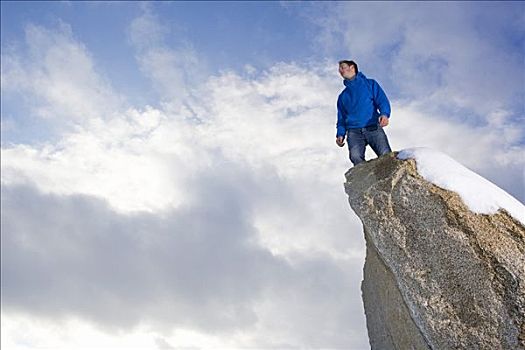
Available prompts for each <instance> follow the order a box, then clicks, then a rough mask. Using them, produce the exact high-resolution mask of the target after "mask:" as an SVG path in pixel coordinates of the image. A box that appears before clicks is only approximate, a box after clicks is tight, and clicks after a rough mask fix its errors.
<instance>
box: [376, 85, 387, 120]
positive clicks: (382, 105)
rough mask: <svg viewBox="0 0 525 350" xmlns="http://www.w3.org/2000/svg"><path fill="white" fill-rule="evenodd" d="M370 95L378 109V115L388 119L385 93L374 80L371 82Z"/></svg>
mask: <svg viewBox="0 0 525 350" xmlns="http://www.w3.org/2000/svg"><path fill="white" fill-rule="evenodd" d="M372 94H373V96H374V104H375V105H376V106H377V108H378V109H379V114H380V115H386V116H387V117H388V118H390V101H388V97H386V94H385V92H384V91H383V89H381V86H380V85H379V83H378V82H377V81H375V80H372Z"/></svg>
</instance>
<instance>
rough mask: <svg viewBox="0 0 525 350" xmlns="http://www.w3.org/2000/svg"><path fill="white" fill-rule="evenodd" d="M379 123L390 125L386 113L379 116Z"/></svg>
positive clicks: (382, 125)
mask: <svg viewBox="0 0 525 350" xmlns="http://www.w3.org/2000/svg"><path fill="white" fill-rule="evenodd" d="M379 125H380V126H381V127H384V126H387V125H388V117H387V116H386V115H381V116H379Z"/></svg>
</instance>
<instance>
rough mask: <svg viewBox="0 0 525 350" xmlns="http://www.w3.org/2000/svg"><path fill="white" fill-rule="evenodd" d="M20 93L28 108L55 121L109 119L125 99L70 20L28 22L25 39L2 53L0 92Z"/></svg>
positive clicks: (75, 122)
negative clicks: (50, 24)
mask: <svg viewBox="0 0 525 350" xmlns="http://www.w3.org/2000/svg"><path fill="white" fill-rule="evenodd" d="M9 93H18V94H20V95H22V96H24V98H25V100H24V102H25V103H26V104H29V105H30V106H31V109H32V112H33V113H34V114H35V115H37V116H39V117H41V118H44V119H48V120H51V121H52V122H54V123H55V124H56V125H57V124H61V123H62V124H66V125H69V126H71V125H78V124H80V125H81V124H83V123H84V122H86V121H87V120H92V119H96V118H108V117H109V116H111V115H112V114H113V113H115V111H118V110H119V108H120V106H121V104H122V103H124V100H123V97H122V96H120V95H119V94H117V93H115V92H114V91H113V89H112V87H111V84H110V83H109V82H108V81H107V80H106V79H105V78H104V77H103V76H102V75H101V73H100V71H99V70H98V68H97V66H96V63H95V62H94V60H93V58H92V56H91V54H90V53H89V51H88V50H87V48H86V47H85V46H84V45H82V44H81V43H80V42H78V41H77V40H76V39H75V38H74V35H73V33H72V29H71V27H70V26H69V25H68V24H65V23H63V22H60V23H59V25H58V28H56V29H47V28H44V27H41V26H37V25H33V24H29V25H27V26H26V30H25V43H24V45H23V46H22V47H21V48H19V49H14V48H11V49H8V50H6V51H3V52H2V95H3V96H5V94H9Z"/></svg>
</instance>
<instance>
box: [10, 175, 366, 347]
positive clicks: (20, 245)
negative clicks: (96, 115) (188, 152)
mask: <svg viewBox="0 0 525 350" xmlns="http://www.w3.org/2000/svg"><path fill="white" fill-rule="evenodd" d="M279 181H280V180H279V179H276V178H272V177H270V178H267V179H266V180H265V181H261V179H260V178H258V176H257V175H255V174H253V173H251V172H249V171H247V170H243V169H242V168H241V169H239V167H230V168H229V169H228V170H218V169H217V170H214V171H213V172H210V173H208V174H201V175H199V176H197V178H196V179H195V184H198V186H199V187H198V188H195V196H192V199H191V200H190V201H189V202H188V204H187V205H186V206H185V207H183V208H179V209H177V210H173V211H170V212H165V213H161V214H151V213H145V212H140V213H134V214H120V213H117V212H115V211H113V210H112V209H111V208H110V207H109V206H108V205H107V203H106V202H104V201H102V200H100V199H97V198H95V197H89V196H81V195H72V196H58V195H51V194H44V193H40V192H38V191H37V190H36V189H35V188H33V187H31V186H2V218H1V219H2V221H1V223H2V295H3V310H4V312H7V313H10V312H14V313H24V314H30V315H32V316H38V317H42V318H46V319H49V320H53V321H57V320H60V319H66V318H68V317H70V316H78V317H81V318H83V319H85V320H89V321H91V322H93V323H94V324H95V325H98V326H99V327H101V328H102V329H105V330H119V329H120V330H126V329H130V328H132V327H134V326H136V325H138V324H139V323H140V324H144V323H145V324H150V325H152V326H153V327H154V328H155V329H157V330H159V331H161V332H165V333H166V334H169V332H170V330H172V329H173V328H175V327H178V326H183V327H189V328H194V329H198V330H200V331H204V332H214V333H216V332H225V333H228V332H235V331H237V332H238V331H242V332H248V333H249V332H250V331H253V330H254V329H255V328H254V327H256V326H258V327H261V326H263V328H265V329H266V330H267V332H270V333H272V332H275V333H283V334H281V335H282V336H283V337H284V339H287V341H288V343H290V344H291V345H292V346H315V347H317V346H319V347H321V346H323V347H334V346H335V347H346V346H350V347H352V346H357V347H360V346H361V345H363V344H366V335H365V334H364V332H363V329H364V327H363V323H364V318H363V316H362V315H361V316H356V314H357V315H358V314H359V313H361V312H362V311H361V300H360V298H359V297H358V296H359V292H358V289H359V285H358V283H359V281H360V279H361V276H360V270H361V267H360V266H359V267H358V268H357V269H356V268H355V267H353V266H340V265H339V264H338V263H337V262H336V261H335V260H332V259H331V258H329V257H328V256H322V257H319V256H318V257H315V256H311V257H308V256H303V257H299V258H298V259H295V261H294V262H293V263H290V262H289V261H287V260H284V259H283V258H280V257H277V256H274V255H272V254H271V253H270V252H269V251H268V250H266V249H264V248H263V247H261V246H259V245H258V244H257V241H256V239H255V238H256V230H255V228H254V227H253V225H252V224H251V220H252V216H253V214H254V213H253V210H254V206H253V205H252V201H253V198H252V197H253V196H257V195H260V196H262V197H264V196H265V193H270V195H269V196H270V197H272V198H267V199H266V200H275V198H273V196H274V194H276V193H278V192H281V191H280V189H279V188H280V186H283V185H282V184H279ZM283 234H286V233H284V232H283ZM352 296H353V297H352ZM261 303H262V304H265V305H266V307H265V309H264V310H266V311H265V315H262V314H261V313H260V309H258V307H257V305H260V304H261ZM268 317H272V318H275V319H268ZM272 324H279V325H280V327H279V328H278V329H272V326H271V325H272ZM352 329H353V330H354V332H355V333H357V334H358V336H357V337H356V336H355V334H354V335H352V336H351V334H352V333H351V332H352ZM266 337H267V336H266ZM270 339H272V338H271V337H270V338H268V339H266V340H264V337H263V336H261V339H259V340H258V341H257V344H256V345H261V344H262V342H263V341H264V342H266V343H265V345H272V344H273V345H275V344H281V345H282V342H281V343H278V342H277V341H276V342H275V343H269V341H271V340H270ZM252 345H253V344H252Z"/></svg>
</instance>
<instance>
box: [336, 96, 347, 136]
mask: <svg viewBox="0 0 525 350" xmlns="http://www.w3.org/2000/svg"><path fill="white" fill-rule="evenodd" d="M345 135H346V120H345V113H344V107H343V102H342V101H341V95H339V97H338V98H337V134H336V135H335V137H339V136H343V137H344V136H345Z"/></svg>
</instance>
